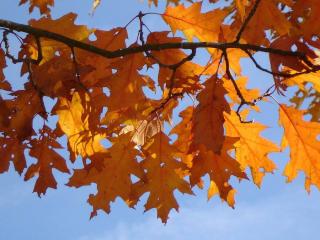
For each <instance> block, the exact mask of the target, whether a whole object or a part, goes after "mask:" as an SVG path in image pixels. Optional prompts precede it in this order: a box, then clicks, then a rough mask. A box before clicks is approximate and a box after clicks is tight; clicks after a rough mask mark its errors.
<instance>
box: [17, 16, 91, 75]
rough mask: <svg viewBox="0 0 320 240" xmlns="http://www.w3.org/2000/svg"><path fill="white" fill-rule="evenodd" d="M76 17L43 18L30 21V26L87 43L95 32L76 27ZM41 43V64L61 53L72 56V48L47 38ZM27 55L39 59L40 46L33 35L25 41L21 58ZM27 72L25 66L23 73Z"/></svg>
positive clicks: (42, 39) (80, 26)
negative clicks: (64, 52)
mask: <svg viewBox="0 0 320 240" xmlns="http://www.w3.org/2000/svg"><path fill="white" fill-rule="evenodd" d="M76 17H77V15H76V14H74V13H69V14H66V15H64V16H62V17H61V18H59V19H55V20H53V19H51V18H50V17H43V18H41V19H38V20H35V19H32V20H30V21H29V25H30V26H32V27H35V28H40V29H44V30H47V31H51V32H54V33H57V34H61V35H63V36H66V37H69V38H72V39H74V40H77V41H85V40H87V39H88V37H89V35H90V34H91V33H92V32H93V30H89V29H88V27H87V26H84V25H76V24H75V23H74V22H75V20H76ZM40 43H41V50H42V55H43V58H42V61H41V63H40V64H43V63H45V62H46V61H48V60H50V59H52V58H53V57H55V56H57V55H58V56H59V55H61V51H66V52H68V54H69V56H70V54H71V49H70V47H69V46H67V45H65V44H63V43H60V42H57V41H53V40H51V39H47V38H41V39H40ZM25 55H26V56H29V57H30V58H32V59H37V58H38V46H37V44H36V41H35V38H34V37H32V36H31V35H28V36H27V37H26V38H25V39H24V46H23V48H22V50H21V51H20V53H19V56H20V57H23V56H25ZM26 71H27V67H26V66H25V67H24V70H23V72H26Z"/></svg>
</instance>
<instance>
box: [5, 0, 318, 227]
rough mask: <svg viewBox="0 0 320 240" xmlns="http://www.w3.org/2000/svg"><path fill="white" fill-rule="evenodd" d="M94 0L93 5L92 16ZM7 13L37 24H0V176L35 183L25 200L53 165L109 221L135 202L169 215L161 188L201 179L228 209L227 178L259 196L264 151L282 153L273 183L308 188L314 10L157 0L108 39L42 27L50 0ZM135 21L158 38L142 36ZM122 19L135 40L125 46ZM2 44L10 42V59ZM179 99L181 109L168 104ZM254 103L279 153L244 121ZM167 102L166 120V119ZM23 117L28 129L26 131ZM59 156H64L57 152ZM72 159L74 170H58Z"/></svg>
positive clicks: (314, 4)
mask: <svg viewBox="0 0 320 240" xmlns="http://www.w3.org/2000/svg"><path fill="white" fill-rule="evenodd" d="M99 3H100V1H99V0H95V1H93V11H94V9H95V8H97V7H98V5H99ZM20 4H29V6H30V8H29V10H30V12H32V11H34V10H35V9H39V11H40V13H41V15H42V17H41V18H40V19H31V20H30V21H29V23H28V25H23V24H19V23H15V22H10V21H7V20H1V19H0V31H1V32H2V38H1V43H0V89H1V90H0V154H1V159H0V173H3V172H6V171H8V170H9V167H10V162H12V163H13V166H14V168H15V170H16V171H17V172H18V173H19V174H20V175H22V174H23V176H24V180H25V181H27V180H29V179H32V178H35V179H36V181H35V186H34V192H36V193H37V194H38V195H39V196H40V195H42V194H45V193H46V191H47V189H48V188H56V187H57V182H56V180H55V176H54V174H53V172H52V171H53V169H56V170H58V171H60V172H62V173H66V174H70V179H69V182H68V183H67V185H68V186H70V187H77V188H78V187H82V186H87V185H91V184H95V185H96V187H97V192H96V193H94V194H90V196H89V198H88V203H89V204H90V205H92V208H93V210H92V213H91V217H93V216H95V215H96V214H97V211H98V210H103V211H105V212H107V213H109V212H110V203H111V202H113V201H115V199H116V198H118V197H119V198H121V199H123V201H125V202H126V203H127V205H128V206H129V207H134V206H135V205H136V204H137V203H138V201H139V200H140V199H141V197H142V196H143V195H144V194H146V193H147V198H146V199H147V200H146V202H145V205H144V206H145V210H149V209H153V208H154V209H156V210H157V216H158V217H159V218H161V220H162V221H163V222H166V221H167V219H168V214H169V212H170V211H171V210H172V209H176V210H178V203H177V200H176V198H175V194H174V192H175V191H179V192H181V193H185V194H193V191H192V189H193V187H195V186H198V187H200V188H202V187H203V181H204V180H203V177H204V176H208V177H209V179H210V186H209V189H208V198H211V197H212V196H214V195H218V196H219V197H220V198H221V199H223V200H224V201H226V202H227V203H228V204H229V205H230V206H231V207H233V205H234V194H235V189H234V188H233V187H232V186H231V184H230V179H231V178H232V177H235V178H237V179H239V180H242V179H246V180H249V179H252V181H253V183H254V184H256V185H257V186H260V185H261V183H262V181H263V177H264V175H265V174H266V173H272V172H273V171H274V170H275V168H276V165H275V163H274V162H273V161H272V160H271V159H270V158H269V157H268V154H269V153H271V152H279V151H282V150H283V149H285V148H286V147H289V148H290V159H289V160H288V162H287V165H286V167H285V169H284V173H283V174H284V175H285V176H286V178H287V181H288V182H290V181H292V180H293V179H295V178H296V176H297V174H298V172H299V171H302V172H304V175H305V188H306V190H307V191H310V186H311V185H315V186H316V187H317V188H320V142H319V134H320V123H319V120H320V84H319V83H320V82H319V77H320V73H319V70H320V65H318V64H319V48H320V39H319V34H320V25H319V24H315V23H316V22H318V16H319V15H320V7H319V6H320V5H319V2H318V1H317V0H255V1H254V0H232V1H218V0H210V1H209V3H208V4H209V5H210V7H209V10H208V11H207V12H204V11H203V10H202V5H203V3H202V1H197V2H194V1H193V2H192V1H179V0H167V8H166V10H165V12H163V13H151V12H150V13H142V12H140V13H138V14H137V15H136V16H135V17H134V18H133V19H132V20H131V21H130V22H129V23H128V24H127V25H126V26H124V27H118V28H114V29H111V30H100V29H90V28H88V27H87V26H83V25H76V24H75V23H74V22H75V19H76V15H75V14H73V13H68V14H66V15H64V16H62V17H60V18H58V19H52V18H51V16H50V10H51V8H52V7H54V0H21V1H20ZM149 4H154V5H157V4H158V0H149ZM146 15H148V16H149V15H153V16H154V17H156V18H160V19H162V20H163V21H164V22H165V23H166V24H167V25H168V26H169V27H170V29H171V31H168V30H166V31H162V32H161V31H159V32H152V31H150V29H149V28H148V23H147V22H145V16H146ZM133 21H137V22H138V26H139V27H138V29H137V38H136V40H135V41H133V42H132V43H128V41H127V37H128V33H127V27H128V25H129V24H131V23H132V22H133ZM177 34H178V35H177ZM182 34H183V35H184V38H181V37H178V36H181V35H182ZM93 35H94V36H95V38H94V40H92V38H91V36H93ZM14 40H18V41H19V42H20V43H21V45H20V46H19V50H18V53H17V54H15V53H13V52H14V51H12V45H13V43H12V42H13V41H14ZM199 49H206V50H207V55H208V59H207V61H206V64H201V63H199V62H198V61H197V60H196V59H197V58H196V56H197V50H199ZM198 52H199V51H198ZM259 52H262V53H265V54H266V55H268V56H269V59H270V66H271V68H270V69H268V68H266V67H264V66H262V65H261V64H260V63H259V62H258V61H257V60H256V54H257V53H259ZM245 58H247V59H249V60H251V61H252V67H256V68H258V69H259V70H261V71H262V72H265V73H268V74H271V75H272V76H273V79H274V83H273V84H272V85H271V86H270V87H269V88H266V89H249V88H248V87H247V82H248V79H247V77H246V76H244V75H243V71H242V69H241V64H240V61H241V60H242V59H245ZM8 64H19V66H21V76H22V79H21V81H25V83H24V85H21V87H20V88H17V87H16V83H15V82H14V81H13V80H10V79H7V77H6V76H5V74H4V73H3V69H4V68H6V67H7V65H8ZM152 69H153V71H151V70H152ZM152 72H153V73H152ZM154 72H156V74H154ZM261 81H263V80H261ZM293 86H295V87H297V88H298V90H297V91H296V92H295V94H294V95H293V97H290V98H289V97H288V98H287V101H286V104H285V103H279V102H277V101H276V100H275V98H274V96H275V95H279V94H280V95H283V96H286V95H288V92H290V91H291V92H292V90H290V89H291V87H293ZM49 99H51V100H52V101H51V102H54V104H53V105H54V106H53V107H52V106H50V104H48V103H47V102H48V101H49ZM184 99H193V104H191V105H190V104H189V105H186V104H181V101H183V100H184ZM53 100H54V101H53ZM261 101H271V102H273V103H274V104H275V105H276V106H277V108H278V111H279V124H280V126H281V127H283V129H284V132H283V140H282V143H281V145H280V146H277V144H275V143H272V142H271V141H270V140H268V139H266V138H264V137H262V136H261V131H263V130H264V129H265V128H266V126H264V125H263V124H261V123H259V122H252V121H250V117H248V114H249V113H250V112H252V111H259V104H258V103H259V102H261ZM289 101H290V102H291V103H290V104H289V105H288V102H289ZM181 106H183V107H184V109H183V110H182V111H181V112H180V114H179V116H180V118H181V120H180V122H178V123H172V120H171V119H172V115H173V111H175V110H176V109H177V108H181ZM270 114H272V115H275V116H278V115H277V114H275V113H270ZM35 118H40V119H42V123H41V124H40V126H35V124H34V121H35ZM54 119H57V122H56V124H55V126H54V127H52V122H54V121H55V120H54ZM63 137H66V139H67V144H66V146H63V144H62V141H61V139H62V138H63ZM63 148H66V149H67V151H68V152H69V156H67V157H66V158H65V157H63V156H61V155H60V154H59V153H58V152H57V150H58V149H63ZM30 159H33V160H32V161H30ZM75 161H80V162H81V161H82V167H81V168H77V169H72V168H73V167H72V164H73V163H75ZM30 162H34V163H32V164H31V163H30Z"/></svg>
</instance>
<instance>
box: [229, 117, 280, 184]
mask: <svg viewBox="0 0 320 240" xmlns="http://www.w3.org/2000/svg"><path fill="white" fill-rule="evenodd" d="M224 117H225V128H226V135H227V136H230V137H238V138H239V141H238V142H237V143H235V148H236V159H237V161H238V162H239V163H240V164H241V167H242V169H246V168H247V167H249V168H250V170H251V175H252V178H253V181H254V183H255V184H257V186H261V183H262V178H263V177H264V175H265V173H266V172H267V173H270V172H273V171H274V170H275V169H276V165H275V164H274V162H273V161H271V160H270V159H269V158H268V154H269V153H271V152H277V151H279V148H278V147H277V146H276V145H275V144H274V143H272V142H270V141H269V140H267V139H265V138H263V137H261V136H260V132H261V131H263V130H264V129H265V128H266V127H265V126H264V125H262V124H261V123H241V122H240V119H239V117H238V116H237V114H236V113H235V112H231V114H227V113H224Z"/></svg>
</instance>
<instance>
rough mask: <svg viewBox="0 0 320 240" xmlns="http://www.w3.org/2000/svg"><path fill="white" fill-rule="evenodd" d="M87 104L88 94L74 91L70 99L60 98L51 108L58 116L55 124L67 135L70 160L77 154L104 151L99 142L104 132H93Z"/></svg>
mask: <svg viewBox="0 0 320 240" xmlns="http://www.w3.org/2000/svg"><path fill="white" fill-rule="evenodd" d="M89 104H90V97H89V95H88V94H86V93H85V94H81V93H79V92H75V93H74V94H73V96H72V99H71V100H68V99H67V98H60V101H59V102H58V103H57V105H56V106H55V107H54V110H53V112H55V113H56V114H57V115H58V117H59V120H58V123H57V125H58V126H59V128H60V129H61V130H62V132H63V133H64V134H66V136H67V137H68V149H69V151H70V158H71V161H75V159H76V157H77V156H78V155H80V156H81V157H83V158H86V157H89V156H92V155H93V154H95V153H99V152H104V151H105V149H104V147H103V146H102V144H101V143H100V141H101V140H102V139H104V134H103V133H99V132H95V131H94V129H91V128H90V125H89V117H90V111H89V110H90V105H89ZM88 105H89V106H88ZM88 108H89V110H88Z"/></svg>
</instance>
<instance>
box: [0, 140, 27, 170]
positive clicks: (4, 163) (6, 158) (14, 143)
mask: <svg viewBox="0 0 320 240" xmlns="http://www.w3.org/2000/svg"><path fill="white" fill-rule="evenodd" d="M25 149H26V144H24V143H20V142H19V140H18V139H15V138H8V137H7V138H5V137H0V155H1V161H0V173H3V172H6V171H8V170H9V165H10V161H12V162H13V165H14V168H15V170H16V171H17V172H18V173H19V174H20V175H21V174H22V172H23V170H24V169H25V168H26V159H25V156H24V150H25Z"/></svg>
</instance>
